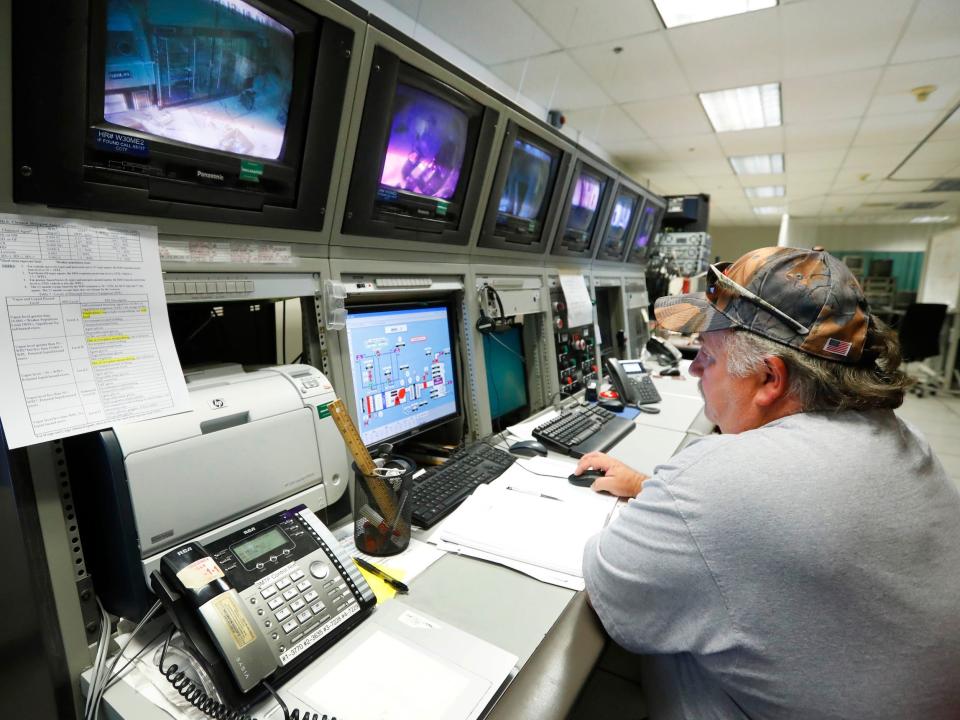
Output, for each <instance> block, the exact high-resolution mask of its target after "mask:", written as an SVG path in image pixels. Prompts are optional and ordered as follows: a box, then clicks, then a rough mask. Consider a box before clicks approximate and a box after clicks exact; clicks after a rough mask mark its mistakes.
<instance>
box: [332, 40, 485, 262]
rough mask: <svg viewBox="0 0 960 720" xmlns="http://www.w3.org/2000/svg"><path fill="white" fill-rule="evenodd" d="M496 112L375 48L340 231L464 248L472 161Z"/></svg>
mask: <svg viewBox="0 0 960 720" xmlns="http://www.w3.org/2000/svg"><path fill="white" fill-rule="evenodd" d="M495 116H496V113H495V112H493V111H492V110H490V109H488V108H485V107H484V106H483V105H481V104H480V103H479V102H477V101H476V100H474V99H472V98H471V97H469V96H468V95H466V94H465V93H463V92H461V91H459V90H457V89H456V88H454V87H452V86H450V85H448V84H446V83H444V82H441V81H440V80H439V79H437V78H435V77H432V76H430V75H428V74H427V73H425V72H423V71H422V70H419V69H417V68H415V67H414V66H412V65H409V64H407V63H404V62H402V61H401V60H400V59H399V58H398V57H397V56H396V55H394V54H393V53H391V52H389V51H388V50H386V49H385V48H382V47H378V48H377V49H376V50H375V51H374V55H373V67H372V70H371V73H370V80H369V83H368V85H367V94H366V99H365V101H364V106H363V116H362V118H361V121H360V133H359V136H358V139H357V149H356V154H355V155H354V162H353V172H352V173H351V176H350V189H349V193H348V196H347V211H346V213H345V216H344V221H343V231H344V233H346V234H348V235H366V236H372V237H378V238H388V239H399V240H421V241H427V242H441V243H452V244H463V245H465V244H466V243H467V240H468V239H469V227H470V220H471V219H472V217H473V213H474V212H475V211H476V206H477V202H478V196H479V187H478V186H479V178H478V177H474V176H473V175H474V169H475V165H476V163H475V162H474V160H475V158H476V157H477V156H478V152H479V153H481V154H480V157H484V156H486V155H487V154H488V153H489V150H490V145H491V143H492V133H493V127H494V124H495Z"/></svg>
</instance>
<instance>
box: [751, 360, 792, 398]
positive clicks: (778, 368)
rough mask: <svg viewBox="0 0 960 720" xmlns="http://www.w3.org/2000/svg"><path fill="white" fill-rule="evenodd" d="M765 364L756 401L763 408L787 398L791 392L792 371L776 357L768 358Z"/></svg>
mask: <svg viewBox="0 0 960 720" xmlns="http://www.w3.org/2000/svg"><path fill="white" fill-rule="evenodd" d="M763 362H764V370H763V378H762V381H761V384H760V387H759V388H757V393H756V395H755V396H754V400H755V401H756V403H757V405H760V406H761V407H769V406H770V405H773V404H774V403H775V402H777V401H778V400H780V399H781V398H784V397H786V395H787V392H788V391H789V390H790V371H789V370H788V368H787V364H786V363H785V362H784V361H783V358H779V357H777V356H776V355H771V356H769V357H767V358H766V359H765V360H764V361H763Z"/></svg>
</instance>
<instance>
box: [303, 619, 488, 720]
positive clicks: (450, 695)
mask: <svg viewBox="0 0 960 720" xmlns="http://www.w3.org/2000/svg"><path fill="white" fill-rule="evenodd" d="M470 680H471V677H470V676H469V675H467V674H466V673H465V672H464V671H463V670H461V669H460V668H458V667H456V666H454V665H450V664H448V663H445V662H442V661H440V660H438V659H436V658H434V657H431V656H430V655H428V654H427V653H425V652H423V651H422V650H419V649H418V648H416V647H414V646H413V645H411V644H409V643H405V642H401V641H400V640H398V639H396V638H394V637H392V636H391V635H388V634H387V633H385V632H383V631H380V630H378V631H376V632H375V633H373V634H372V635H371V636H370V637H368V638H367V639H366V640H364V641H363V643H361V644H360V645H359V646H358V647H357V648H356V649H354V651H353V652H352V653H350V654H349V655H348V656H347V657H346V658H344V659H343V660H342V661H341V662H339V663H338V664H337V666H336V667H334V668H333V669H332V670H331V671H330V672H328V673H326V674H325V675H324V676H323V677H322V678H320V680H319V681H318V682H317V683H316V684H314V685H313V686H312V687H311V688H309V690H306V691H305V692H304V693H303V694H304V696H305V699H306V700H307V701H308V702H310V703H311V704H312V705H314V706H315V707H318V708H336V713H337V716H338V717H344V718H349V720H409V719H410V718H416V720H447V719H448V718H449V717H450V710H451V708H452V707H453V706H454V704H455V703H456V702H457V699H458V697H459V696H460V694H461V693H463V692H464V691H465V690H466V689H467V687H468V686H469V685H470Z"/></svg>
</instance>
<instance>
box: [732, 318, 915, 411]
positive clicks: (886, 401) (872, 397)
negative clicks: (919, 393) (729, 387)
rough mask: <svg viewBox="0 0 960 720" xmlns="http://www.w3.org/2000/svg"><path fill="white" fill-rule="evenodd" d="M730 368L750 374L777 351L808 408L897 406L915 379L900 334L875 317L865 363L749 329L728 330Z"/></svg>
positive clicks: (793, 392) (791, 387)
mask: <svg viewBox="0 0 960 720" xmlns="http://www.w3.org/2000/svg"><path fill="white" fill-rule="evenodd" d="M724 342H725V349H726V353H727V371H728V372H729V373H730V374H731V375H735V376H737V377H746V376H748V375H752V374H753V373H756V372H759V371H761V370H763V368H764V363H765V362H766V360H767V358H769V357H771V356H775V357H779V358H781V359H782V360H783V362H784V363H785V364H786V366H787V371H788V376H789V389H788V393H789V394H790V395H792V396H793V397H794V398H796V399H797V401H798V402H799V403H800V406H801V407H802V408H803V410H804V411H807V412H812V411H817V410H821V411H823V410H835V411H839V410H876V409H881V408H890V409H893V408H897V407H900V405H901V404H902V403H903V396H904V392H905V391H906V389H907V388H908V387H909V386H910V384H911V381H910V379H909V378H908V377H907V375H906V374H905V373H904V372H903V371H902V370H900V343H899V341H898V338H897V336H896V334H895V333H894V332H893V331H891V330H890V329H889V328H888V327H886V326H885V325H883V324H882V323H880V322H879V321H878V320H876V319H871V321H870V327H869V329H868V331H867V339H866V343H865V345H864V352H863V357H862V358H861V360H860V362H859V363H856V364H852V365H851V364H847V363H841V362H834V361H831V360H825V359H823V358H819V357H816V356H814V355H808V354H806V353H803V352H800V351H798V350H794V349H793V348H792V347H788V346H786V345H781V344H780V343H777V342H774V341H773V340H768V339H767V338H765V337H762V336H760V335H756V334H754V333H752V332H747V331H745V330H734V331H732V332H728V333H725V339H724Z"/></svg>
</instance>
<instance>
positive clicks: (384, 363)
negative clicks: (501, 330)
mask: <svg viewBox="0 0 960 720" xmlns="http://www.w3.org/2000/svg"><path fill="white" fill-rule="evenodd" d="M451 313H452V310H451V308H450V306H449V305H446V304H441V303H427V304H422V303H418V304H416V305H411V304H398V305H394V306H385V305H379V306H366V307H355V308H348V309H347V320H346V335H347V348H348V353H349V360H350V373H351V376H352V378H353V404H354V409H355V411H356V417H357V426H358V430H359V431H360V437H361V438H362V439H363V442H364V444H366V445H375V444H377V443H380V442H387V441H390V442H395V441H397V440H401V439H405V438H407V437H411V436H413V435H416V434H419V433H421V432H423V431H424V430H428V429H430V428H433V427H436V426H437V425H440V424H442V423H444V422H447V421H448V420H452V419H454V418H456V417H458V416H459V415H460V391H459V386H458V383H457V375H456V362H455V360H454V346H453V337H454V333H453V326H452V320H451Z"/></svg>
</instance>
